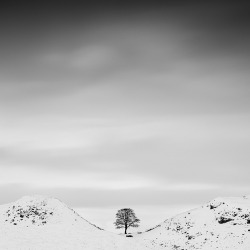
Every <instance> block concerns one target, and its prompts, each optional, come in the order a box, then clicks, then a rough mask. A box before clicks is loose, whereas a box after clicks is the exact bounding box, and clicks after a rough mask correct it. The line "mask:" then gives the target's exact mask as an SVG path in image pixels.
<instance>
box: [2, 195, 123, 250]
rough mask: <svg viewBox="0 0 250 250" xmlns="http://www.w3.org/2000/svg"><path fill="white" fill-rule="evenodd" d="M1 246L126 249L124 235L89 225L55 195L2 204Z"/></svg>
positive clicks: (18, 247)
mask: <svg viewBox="0 0 250 250" xmlns="http://www.w3.org/2000/svg"><path fill="white" fill-rule="evenodd" d="M0 225H1V226H0V249H1V250H3V249H15V250H17V249H23V250H24V249H25V250H27V249H32V250H35V249H46V250H50V249H51V250H52V249H74V250H77V249H123V245H124V243H123V241H124V240H125V239H124V237H120V236H118V235H116V234H112V233H109V232H105V231H104V230H101V229H99V228H98V227H96V226H94V225H92V224H90V223H89V222H88V221H86V220H84V219H83V218H82V217H80V216H79V215H78V214H77V213H76V212H74V211H73V210H72V209H70V208H68V207H67V206H66V205H65V204H63V203H62V202H60V201H59V200H57V199H54V198H48V197H43V196H30V197H29V196H27V197H23V198H22V199H20V200H18V201H16V202H13V203H10V204H7V205H3V206H0Z"/></svg>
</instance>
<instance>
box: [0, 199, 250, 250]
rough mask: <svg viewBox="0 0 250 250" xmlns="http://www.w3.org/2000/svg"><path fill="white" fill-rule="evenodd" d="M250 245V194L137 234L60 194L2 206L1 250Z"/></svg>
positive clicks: (248, 249) (242, 248) (246, 248)
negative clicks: (88, 214) (96, 221)
mask: <svg viewBox="0 0 250 250" xmlns="http://www.w3.org/2000/svg"><path fill="white" fill-rule="evenodd" d="M4 249H15V250H16V249H22V250H28V249H31V250H36V249H37V250H50V249H51V250H52V249H55V250H56V249H70V250H71V249H72V250H78V249H89V250H92V249H93V250H94V249H106V250H115V249H116V250H118V249H122V250H144V249H154V250H160V249H167V250H168V249H169V250H170V249H178V250H184V249H185V250H189V249H190V250H191V249H202V250H214V249H219V250H223V249H230V250H236V249H237V250H250V196H244V197H231V198H217V199H214V200H212V201H211V202H209V203H207V204H205V205H204V206H202V207H200V208H197V209H193V210H190V211H188V212H185V213H182V214H179V215H177V216H175V217H173V218H170V219H168V220H166V221H164V222H163V223H161V224H159V225H157V226H156V227H154V228H152V229H149V230H147V231H146V232H143V233H140V234H133V237H124V236H123V235H117V234H114V233H110V232H107V231H105V230H102V229H100V228H98V227H97V226H95V225H93V224H91V223H90V222H88V221H86V220H85V219H83V218H82V217H81V216H80V215H78V214H77V213H76V212H75V211H73V210H72V209H70V208H69V207H67V206H66V205H65V204H64V203H62V202H61V201H59V200H58V199H55V198H51V197H45V196H38V195H36V196H25V197H23V198H21V199H20V200H18V201H16V202H13V203H10V204H6V205H2V206H0V250H4Z"/></svg>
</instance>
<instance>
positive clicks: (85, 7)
mask: <svg viewBox="0 0 250 250" xmlns="http://www.w3.org/2000/svg"><path fill="white" fill-rule="evenodd" d="M39 2H40V4H36V1H32V2H31V3H29V2H22V3H20V2H19V3H14V2H13V5H12V6H11V5H10V4H9V5H3V6H2V7H1V10H0V14H1V15H0V32H1V33H0V35H1V39H0V170H1V175H0V203H1V204H3V203H6V202H11V201H14V200H16V199H18V198H20V197H21V196H23V195H27V194H35V193H40V194H47V195H51V196H56V197H58V198H60V199H61V200H63V201H64V202H65V203H66V204H68V205H69V206H71V207H76V208H78V209H82V208H85V209H88V213H89V217H91V216H93V214H92V215H91V216H90V208H91V209H93V210H92V211H96V214H97V210H98V213H100V211H103V212H104V211H106V210H105V209H107V208H111V207H112V208H118V209H119V208H121V207H123V206H126V207H132V208H134V207H135V208H138V209H141V210H140V211H141V214H143V213H144V215H145V214H146V213H147V211H148V214H149V213H151V214H152V213H158V214H159V213H160V214H161V216H162V219H165V214H166V216H167V215H168V214H169V211H170V210H171V212H174V211H175V210H174V209H173V207H176V208H177V207H178V209H180V208H183V209H184V208H186V207H190V206H192V204H193V205H196V204H203V203H204V202H207V201H209V200H210V199H213V198H215V197H217V196H234V195H237V196H242V195H245V194H249V193H250V184H249V183H250V167H249V162H250V82H249V79H250V70H249V59H250V33H249V24H250V18H249V15H248V14H247V13H248V10H249V5H246V4H244V5H243V4H241V3H240V2H238V3H232V2H231V1H227V2H224V3H222V2H219V1H218V2H217V3H216V4H213V3H211V2H210V1H209V2H210V3H209V4H208V3H205V2H202V3H199V1H188V3H185V1H183V2H182V1H176V3H175V4H173V3H171V1H165V2H164V4H162V3H160V2H158V1H143V2H142V1H133V3H131V4H130V3H129V2H125V1H124V2H123V1H121V2H120V3H119V4H118V3H117V1H116V4H114V3H112V1H108V2H107V1H102V2H101V1H92V3H86V2H85V3H83V2H82V3H80V2H78V3H76V2H74V1H60V4H57V5H56V4H53V1H50V2H48V3H47V2H46V1H39ZM148 207H150V209H148ZM143 209H144V210H143ZM178 209H177V210H178ZM177 210H176V211H177ZM86 211H87V210H86ZM178 211H179V210H178ZM115 212H116V211H114V213H115ZM112 213H113V212H112ZM96 214H95V215H96ZM85 217H87V218H86V219H88V216H87V215H86V216H85ZM145 218H146V217H145ZM150 219H152V216H151V217H150ZM145 220H147V219H145ZM155 220H156V219H155ZM159 222H160V221H157V220H156V221H155V222H154V223H153V222H152V221H150V223H152V224H157V223H159ZM96 223H98V219H97V220H96ZM100 223H101V224H103V223H104V222H103V221H102V222H100Z"/></svg>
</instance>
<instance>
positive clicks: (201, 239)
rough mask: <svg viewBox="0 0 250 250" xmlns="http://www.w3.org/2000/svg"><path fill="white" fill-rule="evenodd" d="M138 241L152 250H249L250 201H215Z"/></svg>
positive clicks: (167, 222) (173, 219) (159, 226)
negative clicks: (162, 249)
mask: <svg viewBox="0 0 250 250" xmlns="http://www.w3.org/2000/svg"><path fill="white" fill-rule="evenodd" d="M140 237H142V238H144V240H147V241H148V242H149V244H151V245H152V247H151V248H152V249H161V247H166V248H169V249H211V250H212V249H220V250H221V249H246V250H249V249H250V197H249V196H244V197H230V198H216V199H214V200H212V201H210V202H208V203H207V204H205V205H204V206H202V207H200V208H196V209H193V210H190V211H188V212H185V213H182V214H179V215H177V216H175V217H173V218H170V219H167V220H166V221H164V222H163V223H161V224H159V225H158V226H156V227H155V228H153V229H151V230H147V232H146V233H144V234H142V235H141V236H140Z"/></svg>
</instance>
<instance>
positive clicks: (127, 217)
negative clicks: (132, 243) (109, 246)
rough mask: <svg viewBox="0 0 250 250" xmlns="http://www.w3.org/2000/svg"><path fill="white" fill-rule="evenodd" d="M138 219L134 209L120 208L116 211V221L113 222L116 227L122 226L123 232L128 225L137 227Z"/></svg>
mask: <svg viewBox="0 0 250 250" xmlns="http://www.w3.org/2000/svg"><path fill="white" fill-rule="evenodd" d="M139 222H140V220H139V219H138V218H137V217H136V215H135V213H134V210H133V209H131V208H122V209H120V210H118V212H117V213H116V221H115V222H114V224H115V226H116V228H117V229H120V228H124V229H125V232H124V233H125V234H127V229H128V228H129V227H139Z"/></svg>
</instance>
